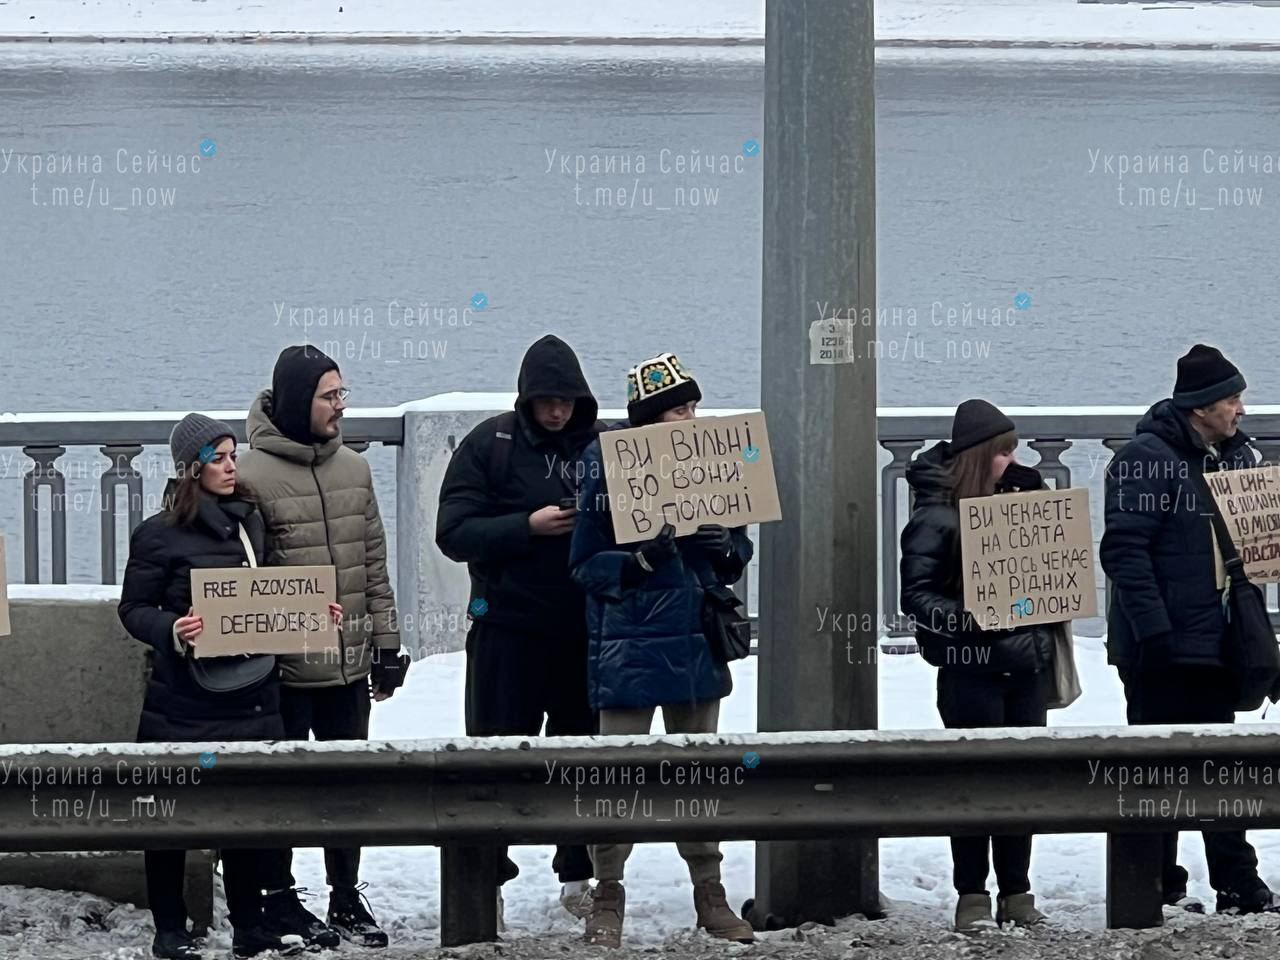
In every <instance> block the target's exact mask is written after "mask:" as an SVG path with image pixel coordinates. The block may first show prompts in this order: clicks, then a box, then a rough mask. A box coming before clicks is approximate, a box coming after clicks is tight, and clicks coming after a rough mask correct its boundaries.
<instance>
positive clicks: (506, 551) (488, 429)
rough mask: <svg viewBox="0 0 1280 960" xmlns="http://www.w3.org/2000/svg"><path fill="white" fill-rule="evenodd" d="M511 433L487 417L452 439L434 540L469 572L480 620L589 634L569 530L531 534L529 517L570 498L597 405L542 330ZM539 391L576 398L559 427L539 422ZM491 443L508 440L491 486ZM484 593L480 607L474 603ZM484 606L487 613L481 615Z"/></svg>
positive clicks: (572, 360) (565, 354) (525, 367)
mask: <svg viewBox="0 0 1280 960" xmlns="http://www.w3.org/2000/svg"><path fill="white" fill-rule="evenodd" d="M518 389H519V396H518V398H517V400H516V409H515V425H514V428H513V429H512V430H511V439H510V440H509V441H508V440H499V439H497V430H498V421H499V417H491V418H489V419H488V420H485V421H484V422H483V423H481V424H480V425H479V426H477V427H476V428H475V429H474V430H472V431H471V432H470V433H468V434H467V435H466V437H465V438H463V441H462V443H460V444H458V448H457V450H455V451H454V453H453V458H452V459H451V460H450V462H449V467H448V469H447V470H446V471H445V475H444V482H443V484H441V487H440V509H439V514H438V516H437V520H436V545H437V546H439V547H440V550H441V552H442V553H444V555H445V556H446V557H448V558H449V559H450V560H456V561H459V562H462V563H465V564H467V569H468V571H469V572H470V574H471V600H472V601H473V602H472V603H471V604H470V605H469V609H470V610H471V611H472V616H473V617H475V618H476V619H480V620H483V621H484V622H486V623H496V624H502V625H504V626H508V627H512V628H514V629H517V630H526V631H534V632H540V633H548V632H549V633H563V632H565V631H570V632H573V633H576V634H579V635H582V636H584V637H585V635H586V614H585V603H586V600H585V597H584V596H583V593H582V589H581V588H580V587H579V586H578V585H577V584H576V583H574V582H573V580H572V579H570V577H569V541H570V539H571V537H572V534H569V533H566V534H563V535H561V536H558V537H541V536H538V537H535V536H533V535H532V534H530V532H529V515H530V514H531V513H533V512H534V511H535V510H539V509H541V508H542V507H546V506H553V505H555V504H557V503H559V502H560V500H562V499H564V498H566V497H571V496H574V495H575V494H576V492H577V488H578V483H577V480H578V471H577V470H576V469H575V467H576V464H577V461H578V458H579V457H580V456H581V454H582V452H583V450H584V449H585V448H586V447H587V445H588V444H589V443H591V441H592V440H594V439H595V438H596V433H597V428H598V424H597V423H596V413H597V410H598V406H597V404H596V399H595V397H593V396H592V395H591V388H590V387H589V386H588V385H587V378H586V377H584V376H583V375H582V367H581V366H580V365H579V364H578V358H577V356H575V355H574V352H573V350H572V348H570V346H569V345H568V344H567V343H565V342H564V341H563V340H561V339H560V338H559V337H555V336H552V335H550V334H548V335H547V336H545V337H542V338H541V339H540V340H538V341H537V342H536V343H534V344H533V345H532V346H531V347H529V349H528V351H527V352H526V353H525V355H524V361H523V362H522V363H521V365H520V378H519V381H518ZM535 397H564V398H568V399H572V400H573V401H574V406H573V415H572V416H571V417H570V418H569V422H568V423H566V424H565V426H564V428H563V429H562V430H560V431H559V432H557V433H549V432H547V431H546V430H543V429H542V428H541V427H540V426H538V423H537V421H536V420H535V419H534V416H533V411H532V409H531V406H530V405H531V403H532V401H533V399H534V398H535ZM495 443H509V444H510V445H511V449H510V451H509V460H508V463H507V467H506V470H505V471H502V476H500V477H496V478H495V480H496V484H491V483H490V476H489V472H490V470H489V468H490V463H491V457H493V456H494V451H493V447H494V444H495ZM477 600H483V601H484V605H483V606H482V607H478V606H477V604H476V603H475V602H474V601H477ZM480 610H483V613H481V612H480Z"/></svg>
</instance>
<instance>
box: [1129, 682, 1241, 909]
mask: <svg viewBox="0 0 1280 960" xmlns="http://www.w3.org/2000/svg"><path fill="white" fill-rule="evenodd" d="M1120 679H1121V681H1122V682H1123V683H1124V697H1125V701H1126V704H1127V707H1126V714H1127V716H1128V719H1129V722H1130V723H1131V724H1134V725H1137V726H1140V725H1144V724H1154V723H1234V722H1235V719H1236V711H1235V684H1234V682H1233V681H1232V679H1231V675H1230V673H1229V672H1228V671H1227V670H1225V669H1223V668H1221V667H1204V666H1188V665H1179V664H1161V665H1152V666H1144V667H1136V666H1135V667H1133V668H1130V669H1122V670H1121V671H1120ZM1202 835H1203V837H1204V858H1205V860H1206V861H1207V862H1208V864H1209V884H1210V886H1212V887H1213V889H1214V890H1216V891H1217V892H1218V893H1226V892H1236V893H1244V894H1247V893H1250V892H1251V891H1253V890H1255V889H1257V888H1258V887H1260V886H1262V885H1263V884H1262V880H1261V879H1260V878H1259V877H1258V857H1257V854H1255V853H1254V850H1253V847H1252V846H1251V845H1250V844H1249V841H1248V840H1247V839H1245V832H1244V831H1243V830H1205V831H1204V832H1203V834H1202ZM1161 840H1162V842H1163V846H1164V850H1163V853H1164V871H1163V873H1164V875H1163V878H1162V880H1163V882H1164V891H1165V893H1166V894H1168V893H1170V892H1171V891H1183V892H1185V891H1186V889H1187V872H1186V871H1185V870H1184V869H1183V868H1182V867H1180V866H1178V834H1177V833H1166V834H1162V835H1161Z"/></svg>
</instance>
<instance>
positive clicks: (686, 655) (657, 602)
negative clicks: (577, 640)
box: [569, 423, 754, 710]
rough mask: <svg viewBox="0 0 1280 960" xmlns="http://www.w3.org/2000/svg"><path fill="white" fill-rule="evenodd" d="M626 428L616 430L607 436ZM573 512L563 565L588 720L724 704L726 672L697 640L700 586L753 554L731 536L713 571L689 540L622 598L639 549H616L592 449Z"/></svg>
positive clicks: (733, 573)
mask: <svg viewBox="0 0 1280 960" xmlns="http://www.w3.org/2000/svg"><path fill="white" fill-rule="evenodd" d="M627 426H629V424H627V423H621V424H618V425H617V426H615V427H613V428H612V429H622V428H625V427H627ZM582 472H583V476H584V481H583V490H582V498H581V512H580V513H579V515H578V523H577V526H576V527H575V528H574V531H573V551H572V554H571V556H570V559H569V563H570V566H571V567H572V569H573V578H574V579H575V580H576V581H578V583H580V584H582V586H583V588H584V589H585V590H586V591H587V629H588V656H587V683H588V692H589V694H590V698H591V707H592V709H594V710H611V709H619V710H622V709H631V708H637V707H654V706H659V705H661V704H666V703H678V704H693V703H696V702H699V701H704V700H715V699H718V698H721V697H726V696H728V695H729V693H730V691H731V690H732V689H733V680H732V678H731V677H730V674H729V668H728V667H727V666H725V665H724V664H721V663H718V662H716V661H715V660H714V659H713V658H712V656H711V650H710V647H709V646H708V645H707V639H706V637H705V636H704V635H703V633H702V598H703V585H704V584H708V585H710V584H717V583H718V584H722V585H724V586H728V585H730V584H733V583H736V582H737V580H738V578H739V577H741V576H742V572H743V570H745V569H746V566H747V564H748V563H749V562H750V561H751V555H752V553H753V550H754V547H753V545H752V543H751V540H750V539H749V538H748V537H747V533H746V528H745V527H735V528H733V529H732V531H731V533H732V537H733V552H732V554H731V555H730V556H729V557H728V558H726V559H724V560H723V561H718V562H716V563H715V564H714V565H713V563H712V561H711V559H710V558H709V557H708V555H707V553H706V551H705V550H703V549H702V548H700V547H698V546H697V545H696V544H695V543H694V541H693V538H692V537H680V538H678V539H677V540H676V544H677V546H678V547H679V551H680V552H679V556H677V557H676V558H674V559H673V560H670V561H668V562H667V563H664V564H662V565H661V566H659V567H658V568H657V569H656V570H655V571H654V572H653V573H651V574H648V575H647V576H645V577H644V579H643V580H642V581H641V582H640V583H639V585H638V586H635V587H631V588H629V589H624V588H623V585H622V573H623V569H624V567H625V566H626V564H627V560H628V558H629V557H630V556H631V554H632V552H633V551H634V550H635V548H636V547H637V546H638V544H626V545H623V546H621V547H620V546H618V545H617V543H616V542H615V541H614V538H613V521H612V519H611V517H610V514H609V509H608V505H609V501H608V496H607V491H606V488H605V478H604V469H603V467H602V465H601V454H600V441H599V440H596V441H595V442H593V443H592V444H591V446H589V447H588V448H587V451H586V453H585V454H584V456H583V471H582Z"/></svg>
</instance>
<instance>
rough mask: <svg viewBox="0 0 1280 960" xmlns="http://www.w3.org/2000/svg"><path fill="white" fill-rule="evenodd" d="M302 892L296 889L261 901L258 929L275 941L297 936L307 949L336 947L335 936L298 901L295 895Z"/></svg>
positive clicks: (268, 895)
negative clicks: (275, 938)
mask: <svg viewBox="0 0 1280 960" xmlns="http://www.w3.org/2000/svg"><path fill="white" fill-rule="evenodd" d="M304 892H305V889H304V888H301V887H298V888H295V889H290V890H279V891H277V892H275V893H269V894H267V895H266V896H265V897H263V898H262V926H261V929H262V930H263V931H265V932H266V933H268V934H271V935H273V936H276V937H286V936H289V935H290V934H293V935H296V936H299V937H301V938H302V939H303V942H304V943H306V945H307V946H309V947H336V946H337V945H338V939H339V938H338V934H337V932H336V931H334V930H330V929H329V928H328V927H327V926H325V925H324V923H323V921H321V919H320V918H319V917H317V916H316V915H315V914H314V913H312V912H311V911H310V910H308V909H307V908H306V907H304V906H303V905H302V901H300V900H299V899H298V894H299V893H304Z"/></svg>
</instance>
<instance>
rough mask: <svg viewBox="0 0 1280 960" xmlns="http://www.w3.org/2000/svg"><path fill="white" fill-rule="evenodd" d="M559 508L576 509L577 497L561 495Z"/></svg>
mask: <svg viewBox="0 0 1280 960" xmlns="http://www.w3.org/2000/svg"><path fill="white" fill-rule="evenodd" d="M560 509H561V510H577V509H578V498H577V497H561V498H560Z"/></svg>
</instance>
